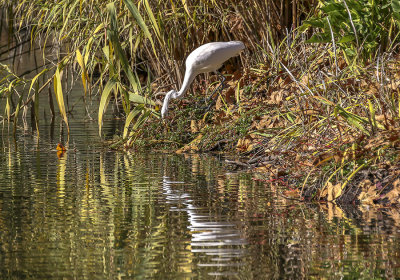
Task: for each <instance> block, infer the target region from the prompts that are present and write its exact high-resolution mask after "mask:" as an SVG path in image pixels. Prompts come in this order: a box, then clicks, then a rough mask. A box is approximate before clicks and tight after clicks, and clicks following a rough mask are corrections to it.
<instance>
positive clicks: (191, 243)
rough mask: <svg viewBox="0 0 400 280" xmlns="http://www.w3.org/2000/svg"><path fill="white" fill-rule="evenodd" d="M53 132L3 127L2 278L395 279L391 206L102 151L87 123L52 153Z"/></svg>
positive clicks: (206, 164)
mask: <svg viewBox="0 0 400 280" xmlns="http://www.w3.org/2000/svg"><path fill="white" fill-rule="evenodd" d="M113 129H115V125H114V122H111V121H109V122H108V123H106V125H105V130H106V131H107V130H109V131H112V130H113ZM50 131H51V128H50V127H49V126H46V125H43V126H41V137H40V138H37V137H35V136H32V135H33V134H32V133H23V131H20V132H19V133H18V134H17V135H18V137H17V138H16V139H13V138H12V136H10V135H9V134H8V133H7V130H6V129H3V132H2V135H1V142H0V148H1V153H0V271H1V272H0V275H1V278H2V279H26V278H29V279H61V278H62V279H117V278H118V279H119V278H121V279H132V278H146V279H149V278H153V279H154V278H155V279H185V278H188V279H190V278H206V279H208V278H216V279H218V278H220V279H277V278H292V279H295V278H315V279H320V278H330V279H343V278H364V279H371V278H374V277H375V278H377V279H380V278H385V279H386V278H395V277H400V271H399V264H400V258H399V254H400V245H399V244H400V242H399V241H400V240H399V236H400V234H399V224H398V217H399V212H398V210H397V209H363V208H360V209H358V208H356V207H355V206H347V208H346V207H345V208H339V207H338V206H335V205H333V204H328V205H318V204H307V203H303V202H298V201H293V200H288V199H284V198H283V197H282V196H280V195H279V194H280V193H281V192H282V191H284V190H282V189H279V188H276V187H274V185H273V184H271V183H269V182H268V181H269V180H265V179H263V176H262V174H252V173H251V172H246V173H244V172H242V173H241V172H238V173H229V172H228V169H227V168H226V166H225V165H224V163H223V159H221V158H218V157H216V156H212V155H176V154H162V153H157V152H156V151H146V152H137V151H127V152H117V151H111V150H107V149H105V148H103V147H102V145H101V141H100V139H99V137H98V131H97V124H96V122H90V121H84V120H73V119H71V133H72V134H71V137H70V141H69V143H70V144H69V149H68V151H67V152H65V153H64V155H62V156H60V158H59V157H58V156H57V152H56V151H55V147H56V145H57V142H58V140H56V139H55V138H57V137H54V136H53V137H52V136H51V135H58V134H59V129H57V128H55V129H54V131H53V134H52V133H51V132H50Z"/></svg>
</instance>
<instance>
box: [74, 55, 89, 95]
mask: <svg viewBox="0 0 400 280" xmlns="http://www.w3.org/2000/svg"><path fill="white" fill-rule="evenodd" d="M76 61H78V64H79V65H80V66H81V69H82V74H81V76H82V84H83V89H84V91H85V96H86V93H87V83H88V82H89V78H88V75H87V72H86V66H85V62H84V61H83V57H82V54H81V52H80V51H79V49H77V50H76Z"/></svg>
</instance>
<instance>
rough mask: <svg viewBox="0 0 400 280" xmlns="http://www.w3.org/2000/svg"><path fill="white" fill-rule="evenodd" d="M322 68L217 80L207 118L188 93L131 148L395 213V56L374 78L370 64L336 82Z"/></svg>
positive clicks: (399, 170) (343, 71) (322, 63)
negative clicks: (222, 158) (202, 156)
mask: <svg viewBox="0 0 400 280" xmlns="http://www.w3.org/2000/svg"><path fill="white" fill-rule="evenodd" d="M309 51H310V52H311V53H310V54H309V55H308V57H312V56H313V55H314V52H316V53H318V52H319V51H320V50H317V49H311V48H309ZM293 57H296V55H293ZM327 61H328V58H326V59H324V58H323V57H322V58H321V57H319V58H318V61H313V60H311V61H307V62H306V63H304V64H302V65H298V67H297V68H298V69H306V70H305V71H304V72H303V73H301V72H299V71H297V72H296V73H295V74H294V75H295V76H296V77H299V78H298V79H296V78H295V77H294V75H293V74H292V73H290V72H289V70H285V69H284V67H278V66H277V67H276V68H275V67H265V66H264V65H258V67H257V68H253V69H241V70H239V69H237V70H236V69H235V72H233V71H226V72H225V75H226V76H227V77H228V78H227V87H226V88H225V89H224V90H223V91H222V93H221V94H220V95H219V97H218V99H217V101H216V105H215V106H213V107H212V108H211V109H210V110H209V111H204V110H200V109H198V108H199V107H204V106H202V104H203V102H204V101H203V100H204V99H205V95H204V94H202V92H201V90H196V93H195V94H189V95H188V96H186V97H185V98H184V99H183V100H182V101H177V102H174V103H173V105H172V107H171V111H170V115H169V117H168V118H167V119H166V120H165V121H160V120H159V119H153V120H149V121H148V122H147V124H146V125H145V126H143V127H142V128H141V130H140V132H138V133H137V134H136V136H135V137H136V141H135V144H133V147H142V146H143V147H146V148H160V149H166V150H169V151H176V152H178V153H198V152H200V153H202V152H218V153H220V152H223V153H228V154H231V155H234V156H235V157H236V158H237V160H235V161H229V162H228V164H230V165H232V166H233V168H235V169H252V170H253V169H256V170H257V171H259V172H262V173H263V174H264V177H265V181H266V182H275V183H277V184H281V185H284V186H287V188H288V195H289V196H293V197H296V198H297V199H307V200H327V201H336V200H338V201H342V202H346V203H349V202H351V203H362V204H371V205H375V204H379V205H382V204H384V205H389V204H390V205H397V204H398V202H399V191H400V179H399V178H400V177H399V176H400V166H399V159H400V157H399V149H400V126H399V121H398V120H399V115H398V113H397V112H398V107H397V106H398V104H399V103H398V101H397V100H398V97H399V94H400V93H399V88H398V85H399V83H400V82H399V81H400V79H399V78H400V73H399V71H398V69H400V65H399V64H400V62H399V59H398V56H397V55H394V54H393V55H392V56H389V58H388V59H386V60H380V63H381V66H380V68H379V70H378V71H377V70H376V65H377V64H376V63H378V62H375V63H371V64H369V65H366V66H365V68H362V69H361V68H350V67H348V66H342V67H341V68H339V69H337V71H338V73H340V74H338V76H335V74H334V72H335V68H334V65H331V64H329V63H327ZM298 62H299V64H300V63H301V59H299V61H298ZM339 65H345V64H344V63H343V62H342V61H339ZM228 68H229V67H228ZM213 79H214V77H211V82H210V83H213ZM212 87H213V86H211V88H212ZM209 91H211V90H209ZM203 92H204V91H203ZM372 104H374V105H372ZM375 108H379V109H378V110H377V109H375Z"/></svg>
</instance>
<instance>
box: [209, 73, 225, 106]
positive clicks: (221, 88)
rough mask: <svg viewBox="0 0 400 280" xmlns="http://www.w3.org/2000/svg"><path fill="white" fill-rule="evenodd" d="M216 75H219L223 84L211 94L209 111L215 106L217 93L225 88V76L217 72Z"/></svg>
mask: <svg viewBox="0 0 400 280" xmlns="http://www.w3.org/2000/svg"><path fill="white" fill-rule="evenodd" d="M215 73H216V74H217V75H218V77H219V78H220V81H221V83H220V84H219V85H218V86H217V87H216V88H215V89H214V91H213V92H212V93H211V95H210V97H208V99H207V102H206V104H208V102H210V100H212V102H211V104H210V105H209V106H208V107H207V110H209V109H210V107H211V106H212V105H213V104H214V102H215V100H216V96H214V95H215V94H216V93H217V92H221V91H222V90H223V89H224V87H225V80H226V78H225V76H224V75H222V74H221V73H220V72H218V71H215Z"/></svg>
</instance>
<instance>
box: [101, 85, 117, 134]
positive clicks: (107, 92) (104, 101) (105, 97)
mask: <svg viewBox="0 0 400 280" xmlns="http://www.w3.org/2000/svg"><path fill="white" fill-rule="evenodd" d="M116 83H117V82H116V81H115V80H114V79H110V80H109V81H108V82H107V84H106V86H105V87H104V90H103V93H102V94H101V99H100V105H99V117H98V121H99V135H100V136H101V128H102V125H103V115H104V113H105V111H106V109H107V105H108V102H109V101H110V98H111V90H112V89H113V88H114V87H115V85H116Z"/></svg>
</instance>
